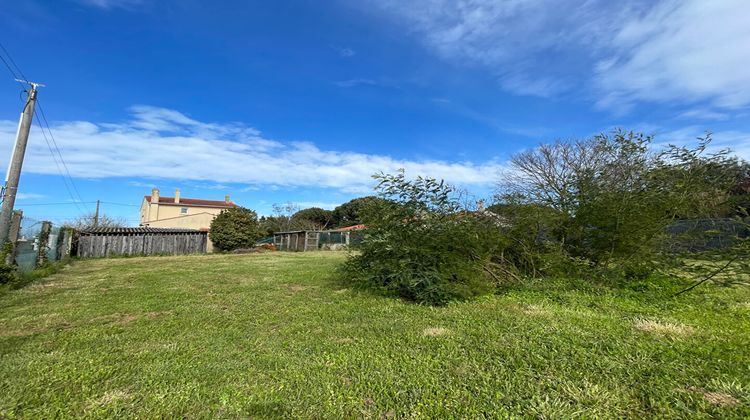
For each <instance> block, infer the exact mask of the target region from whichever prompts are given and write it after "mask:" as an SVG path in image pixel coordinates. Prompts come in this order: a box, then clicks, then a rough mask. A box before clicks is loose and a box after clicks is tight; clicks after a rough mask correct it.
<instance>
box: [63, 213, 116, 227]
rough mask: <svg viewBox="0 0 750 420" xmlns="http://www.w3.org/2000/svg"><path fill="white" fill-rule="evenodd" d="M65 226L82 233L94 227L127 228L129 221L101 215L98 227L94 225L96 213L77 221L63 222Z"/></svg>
mask: <svg viewBox="0 0 750 420" xmlns="http://www.w3.org/2000/svg"><path fill="white" fill-rule="evenodd" d="M63 226H65V227H70V228H73V229H75V230H78V231H82V230H88V229H91V228H94V227H105V228H115V227H125V226H127V221H126V220H125V219H124V218H122V217H113V216H108V215H106V214H100V215H99V221H98V222H97V223H96V225H94V213H88V214H85V215H83V216H80V217H77V218H75V219H72V220H68V221H66V222H63Z"/></svg>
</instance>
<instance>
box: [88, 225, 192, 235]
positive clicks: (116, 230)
mask: <svg viewBox="0 0 750 420" xmlns="http://www.w3.org/2000/svg"><path fill="white" fill-rule="evenodd" d="M79 233H80V234H82V235H122V234H143V233H205V231H200V230H196V229H180V228H157V227H145V226H139V227H92V228H88V229H85V230H81V231H79Z"/></svg>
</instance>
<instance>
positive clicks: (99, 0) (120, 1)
mask: <svg viewBox="0 0 750 420" xmlns="http://www.w3.org/2000/svg"><path fill="white" fill-rule="evenodd" d="M78 2H79V3H83V4H85V5H88V6H94V7H98V8H100V9H114V8H117V7H120V8H131V7H133V6H138V5H140V4H141V3H143V0H78Z"/></svg>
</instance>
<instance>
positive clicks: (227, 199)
mask: <svg viewBox="0 0 750 420" xmlns="http://www.w3.org/2000/svg"><path fill="white" fill-rule="evenodd" d="M224 202H225V203H227V204H229V203H231V202H232V200H230V199H229V196H228V195H225V196H224Z"/></svg>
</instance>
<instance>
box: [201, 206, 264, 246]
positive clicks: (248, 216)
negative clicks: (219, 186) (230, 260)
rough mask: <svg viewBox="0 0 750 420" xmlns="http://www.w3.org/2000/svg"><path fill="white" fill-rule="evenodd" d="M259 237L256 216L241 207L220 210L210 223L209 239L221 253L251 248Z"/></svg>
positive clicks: (260, 233) (259, 232)
mask: <svg viewBox="0 0 750 420" xmlns="http://www.w3.org/2000/svg"><path fill="white" fill-rule="evenodd" d="M260 237H262V232H261V231H260V228H259V226H258V216H257V214H256V213H255V212H254V211H252V210H249V209H246V208H243V207H233V208H228V209H225V210H222V211H221V213H219V214H218V215H217V216H216V217H215V218H214V220H213V221H212V222H211V230H210V232H209V238H211V242H213V244H214V246H215V247H216V248H217V249H219V250H221V251H231V250H235V249H240V248H249V247H252V246H253V245H254V244H255V241H256V240H257V239H259V238H260Z"/></svg>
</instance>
